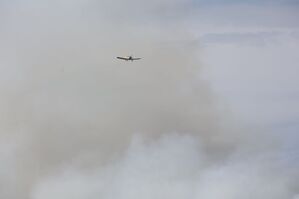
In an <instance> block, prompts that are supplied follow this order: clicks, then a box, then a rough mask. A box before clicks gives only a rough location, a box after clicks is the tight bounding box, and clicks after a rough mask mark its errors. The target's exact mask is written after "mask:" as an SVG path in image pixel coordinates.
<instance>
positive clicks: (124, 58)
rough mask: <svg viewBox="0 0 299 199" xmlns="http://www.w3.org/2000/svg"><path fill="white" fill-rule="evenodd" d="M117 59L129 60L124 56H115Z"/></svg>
mask: <svg viewBox="0 0 299 199" xmlns="http://www.w3.org/2000/svg"><path fill="white" fill-rule="evenodd" d="M116 58H117V59H122V60H129V59H128V58H126V57H116Z"/></svg>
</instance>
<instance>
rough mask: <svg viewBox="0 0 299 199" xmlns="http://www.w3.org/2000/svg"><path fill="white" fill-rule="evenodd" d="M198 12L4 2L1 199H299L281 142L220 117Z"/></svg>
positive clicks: (180, 6) (180, 5)
mask: <svg viewBox="0 0 299 199" xmlns="http://www.w3.org/2000/svg"><path fill="white" fill-rule="evenodd" d="M191 3H192V2H191V1H190V2H185V1H180V0H176V1H169V0H162V1H147V2H145V1H144V2H140V1H135V0H126V1H122V2H111V1H106V0H103V1H83V0H75V1H67V0H65V1H46V0H45V1H35V0H29V1H26V3H25V2H24V1H13V2H8V1H4V2H2V8H1V10H0V11H1V13H2V14H1V15H2V16H4V17H2V19H1V20H0V24H1V27H2V28H1V32H0V39H1V47H0V52H1V74H0V81H1V85H0V93H1V99H0V108H1V115H0V117H1V120H0V122H1V127H0V128H1V134H0V137H1V141H0V160H1V165H0V198H3V199H4V198H5V199H21V198H22V199H50V198H57V199H68V198H70V199H71V198H72V199H74V198H77V199H83V198H84V199H85V198H102V199H116V198H123V199H127V198H128V199H129V198H130V199H132V198H133V199H135V198H144V199H147V198H148V199H149V198H158V199H160V198H174V199H176V198H177V199H181V198H196V199H216V198H225V199H226V198H227V199H228V198H236V199H237V198H248V199H249V198H255V199H264V198H269V199H270V198H271V199H286V198H290V199H296V198H298V195H297V196H296V194H298V192H296V191H297V189H298V180H297V179H298V178H296V177H298V173H296V168H292V167H291V166H289V165H286V164H285V163H284V162H283V161H282V160H281V158H280V143H279V141H278V140H276V139H275V138H270V140H269V137H267V139H265V138H266V135H265V134H262V135H259V136H260V137H259V139H257V138H256V135H258V133H257V132H247V131H245V130H242V131H241V130H239V129H237V128H236V127H233V126H234V125H231V124H230V123H231V122H230V121H229V119H227V118H225V117H223V114H222V113H220V112H219V111H218V107H217V98H215V95H214V94H212V93H211V90H210V88H209V85H208V84H207V82H205V81H203V80H202V79H201V78H200V74H201V67H202V66H201V64H200V62H199V60H198V58H197V57H196V56H197V54H196V53H197V52H198V51H197V50H198V49H197V46H195V45H192V44H191V42H190V41H192V39H193V38H192V36H191V34H189V33H188V32H187V31H185V30H184V29H185V28H186V27H185V24H186V23H185V20H187V19H186V18H185V17H184V16H186V15H187V12H188V10H189V9H188V7H189V6H190V5H189V4H191ZM131 54H132V55H134V56H137V57H139V56H140V57H142V59H141V60H140V61H136V62H124V61H121V60H117V59H115V57H116V56H121V55H124V56H126V55H131ZM228 115H229V114H228ZM257 140H258V141H257ZM296 175H297V176H296Z"/></svg>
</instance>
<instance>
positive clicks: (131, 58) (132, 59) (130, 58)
mask: <svg viewBox="0 0 299 199" xmlns="http://www.w3.org/2000/svg"><path fill="white" fill-rule="evenodd" d="M116 58H117V59H122V60H126V61H134V60H139V59H141V58H134V57H133V56H127V57H116Z"/></svg>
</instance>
